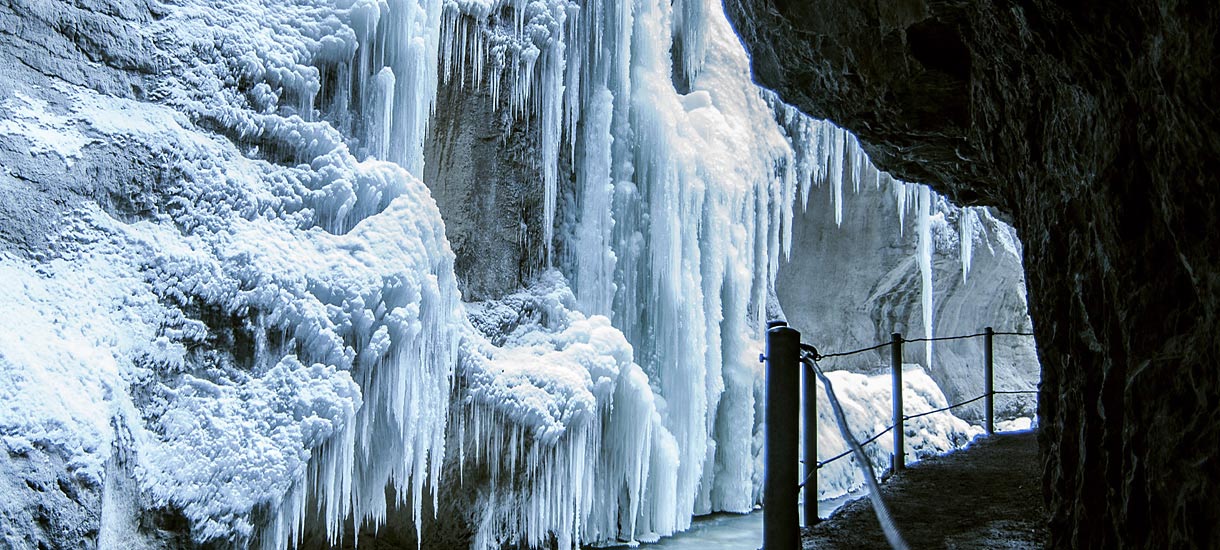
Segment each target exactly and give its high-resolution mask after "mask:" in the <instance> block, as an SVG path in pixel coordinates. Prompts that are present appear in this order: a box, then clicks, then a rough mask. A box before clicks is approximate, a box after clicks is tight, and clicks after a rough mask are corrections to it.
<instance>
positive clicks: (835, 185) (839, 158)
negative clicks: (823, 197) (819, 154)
mask: <svg viewBox="0 0 1220 550" xmlns="http://www.w3.org/2000/svg"><path fill="white" fill-rule="evenodd" d="M832 131H833V133H834V142H833V145H832V147H831V153H830V185H831V189H832V190H833V194H832V195H831V199H830V200H831V202H833V203H834V207H835V226H836V227H841V226H842V225H843V162H844V156H846V155H845V153H844V143H843V142H844V140H845V135H846V133H847V132H846V131H845V130H841V129H838V128H835V129H834V130H832Z"/></svg>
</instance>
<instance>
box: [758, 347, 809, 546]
mask: <svg viewBox="0 0 1220 550" xmlns="http://www.w3.org/2000/svg"><path fill="white" fill-rule="evenodd" d="M800 354H801V333H800V332H797V331H796V330H795V329H792V328H789V327H786V326H777V327H773V328H770V329H768V330H767V418H766V422H767V426H766V446H767V447H766V463H765V468H766V470H765V473H764V477H763V550H793V549H795V548H800V546H801V535H800V528H799V526H800V522H799V517H798V513H797V512H798V510H797V506H796V497H797V485H799V484H800V479H799V478H798V473H799V471H800V469H799V466H800V456H799V454H798V451H799V449H800V444H799V441H798V440H799V437H798V435H799V434H798V432H797V427H796V425H797V422H798V420H799V418H800V414H801V411H800V404H801V401H800V397H801V396H800V390H799V388H800V383H801V370H800V365H801V362H800Z"/></svg>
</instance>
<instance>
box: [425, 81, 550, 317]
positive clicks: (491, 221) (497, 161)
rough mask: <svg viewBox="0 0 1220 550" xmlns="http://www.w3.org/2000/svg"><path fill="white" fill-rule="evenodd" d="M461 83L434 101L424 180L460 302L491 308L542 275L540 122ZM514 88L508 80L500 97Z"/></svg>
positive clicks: (481, 88)
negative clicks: (441, 223) (441, 224)
mask: <svg viewBox="0 0 1220 550" xmlns="http://www.w3.org/2000/svg"><path fill="white" fill-rule="evenodd" d="M467 72H469V71H467ZM488 72H490V71H488ZM466 78H467V81H466V83H465V85H464V86H461V85H459V83H458V82H457V81H456V80H455V81H453V82H451V83H448V84H445V85H442V86H441V88H440V90H439V92H438V94H437V105H436V111H435V114H434V115H433V117H432V121H431V126H430V129H429V131H428V138H427V141H426V142H425V145H424V176H423V180H424V183H426V184H427V185H428V188H429V189H430V190H431V191H432V197H433V198H434V199H436V205H437V207H438V208H440V211H441V216H442V218H444V220H445V235H446V236H447V237H448V238H449V244H450V245H451V246H452V247H453V252H454V254H456V255H457V259H456V262H455V264H454V270H455V271H456V272H457V276H458V280H459V283H460V284H461V286H462V297H463V298H464V299H465V300H468V301H481V300H492V299H496V298H499V297H501V296H503V295H505V294H508V293H511V292H513V291H516V290H517V289H519V288H521V287H522V286H523V285H524V284H525V282H526V281H527V280H529V278H530V277H531V276H532V275H533V274H535V273H537V272H539V271H540V270H542V269H543V268H544V267H545V262H546V255H545V243H544V242H543V236H542V235H543V232H542V228H543V223H545V222H544V220H543V219H542V205H543V192H542V176H541V174H542V168H541V166H542V164H541V157H540V154H539V147H538V143H537V141H538V139H539V138H538V133H539V132H538V122H537V121H531V120H528V119H516V118H514V117H513V116H512V114H511V111H512V110H511V108H510V106H509V105H508V101H507V99H504V98H503V97H502V99H501V101H500V104H499V105H497V104H496V103H495V102H494V101H492V97H491V93H490V92H489V91H488V84H487V83H486V82H484V83H482V84H476V83H475V82H473V79H472V78H471V77H469V76H467V77H466ZM511 84H512V81H511V80H509V79H508V78H507V77H505V79H504V83H503V88H502V89H509V85H511ZM505 95H507V94H505ZM526 116H527V117H528V115H526ZM531 122H532V123H531ZM565 150H566V148H565ZM560 164H561V166H570V165H571V163H570V162H569V163H567V164H564V163H560Z"/></svg>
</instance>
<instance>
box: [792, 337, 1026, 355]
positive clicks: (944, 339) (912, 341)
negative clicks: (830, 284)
mask: <svg viewBox="0 0 1220 550" xmlns="http://www.w3.org/2000/svg"><path fill="white" fill-rule="evenodd" d="M991 335H992V336H1033V335H1034V333H1032V332H1015V331H1006V332H992V333H991ZM980 336H987V333H986V332H977V333H974V334H963V335H960V336H937V337H935V338H910V339H907V338H901V339H899V340H898V341H899V342H902V343H904V344H915V343H920V342H947V341H950V340H968V339H970V338H978V337H980ZM893 343H894V342H893V341H892V340H891V341H889V342H882V343H880V344H877V345H875V346H869V347H867V348H860V349H854V350H851V351H840V352H835V353H818V352H817V349H816V348H813V347H812V346H810V347H809V349H811V350H812V351H813V354H814V357H813V358H814V360H815V361H821V360H822V359H829V358H831V357H847V356H850V355H859V354H861V353H867V352H870V351H877V350H879V349H882V348H887V347H889V346H891V345H893Z"/></svg>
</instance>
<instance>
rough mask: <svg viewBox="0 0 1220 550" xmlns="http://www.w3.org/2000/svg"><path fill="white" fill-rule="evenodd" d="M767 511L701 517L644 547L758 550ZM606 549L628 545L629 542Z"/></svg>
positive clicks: (834, 504) (843, 500) (826, 507)
mask: <svg viewBox="0 0 1220 550" xmlns="http://www.w3.org/2000/svg"><path fill="white" fill-rule="evenodd" d="M865 494H866V493H865V492H863V491H860V492H854V493H851V494H849V495H845V496H843V497H840V498H836V499H832V500H823V501H821V502H819V503H818V512H819V514H820V515H821V516H822V517H824V518H825V517H829V516H830V514H831V513H833V512H834V511H835V510H838V509H839V507H841V506H843V505H844V504H847V503H848V502H851V501H853V500H855V499H857V498H860V497H863V496H865ZM762 529H763V513H762V510H755V511H754V512H751V513H749V514H712V515H709V516H700V517H697V518H695V519H694V521H692V522H691V526H690V529H689V530H687V531H684V532H682V533H678V534H676V535H674V536H672V537H666V538H663V539H661V540H660V541H657V542H656V543H653V544H641V545H640V546H639V548H640V549H641V550H707V549H715V550H758V549H759V548H761V547H762ZM606 548H608V549H609V548H614V549H621V548H628V546H626V545H620V546H610V547H606Z"/></svg>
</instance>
